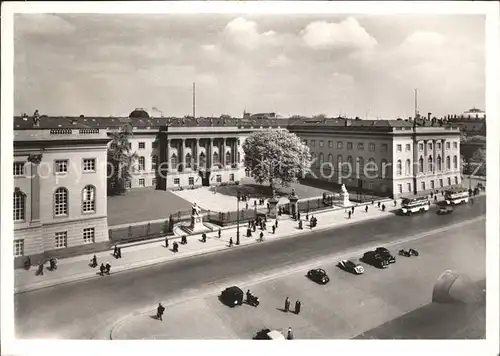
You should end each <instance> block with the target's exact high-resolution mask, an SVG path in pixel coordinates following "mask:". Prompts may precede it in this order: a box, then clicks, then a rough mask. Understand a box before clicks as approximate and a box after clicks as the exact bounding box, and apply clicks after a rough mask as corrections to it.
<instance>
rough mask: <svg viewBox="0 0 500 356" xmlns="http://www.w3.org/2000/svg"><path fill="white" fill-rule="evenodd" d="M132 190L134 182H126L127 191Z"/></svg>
mask: <svg viewBox="0 0 500 356" xmlns="http://www.w3.org/2000/svg"><path fill="white" fill-rule="evenodd" d="M130 188H132V182H131V181H129V180H126V181H125V189H130Z"/></svg>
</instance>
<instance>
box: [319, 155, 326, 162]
mask: <svg viewBox="0 0 500 356" xmlns="http://www.w3.org/2000/svg"><path fill="white" fill-rule="evenodd" d="M324 161H325V155H324V154H323V152H321V153H320V154H319V163H320V164H322V163H323V162H324Z"/></svg>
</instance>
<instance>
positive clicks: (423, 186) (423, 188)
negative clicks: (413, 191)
mask: <svg viewBox="0 0 500 356" xmlns="http://www.w3.org/2000/svg"><path fill="white" fill-rule="evenodd" d="M421 185H422V190H425V182H422V183H421Z"/></svg>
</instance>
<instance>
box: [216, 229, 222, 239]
mask: <svg viewBox="0 0 500 356" xmlns="http://www.w3.org/2000/svg"><path fill="white" fill-rule="evenodd" d="M221 233H222V231H221V229H219V232H218V233H217V237H218V238H219V239H220V235H221Z"/></svg>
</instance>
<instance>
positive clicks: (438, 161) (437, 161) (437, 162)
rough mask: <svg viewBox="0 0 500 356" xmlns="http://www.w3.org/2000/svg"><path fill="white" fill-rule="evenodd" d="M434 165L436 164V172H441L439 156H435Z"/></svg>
mask: <svg viewBox="0 0 500 356" xmlns="http://www.w3.org/2000/svg"><path fill="white" fill-rule="evenodd" d="M436 164H437V170H438V171H440V170H441V156H439V155H438V156H437V158H436Z"/></svg>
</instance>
